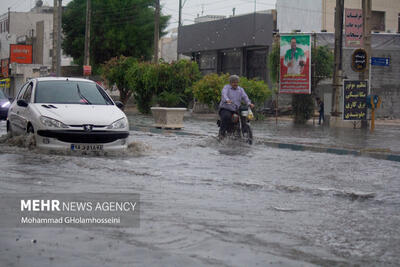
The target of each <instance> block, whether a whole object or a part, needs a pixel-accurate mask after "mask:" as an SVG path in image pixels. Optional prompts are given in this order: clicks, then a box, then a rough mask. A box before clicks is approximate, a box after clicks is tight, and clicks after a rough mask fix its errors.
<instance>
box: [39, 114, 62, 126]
mask: <svg viewBox="0 0 400 267" xmlns="http://www.w3.org/2000/svg"><path fill="white" fill-rule="evenodd" d="M40 122H41V123H42V124H43V125H45V126H47V127H53V128H68V125H65V124H64V123H62V122H61V121H58V120H55V119H52V118H49V117H45V116H41V117H40Z"/></svg>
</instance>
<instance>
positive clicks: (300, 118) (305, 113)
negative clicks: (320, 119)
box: [292, 95, 314, 124]
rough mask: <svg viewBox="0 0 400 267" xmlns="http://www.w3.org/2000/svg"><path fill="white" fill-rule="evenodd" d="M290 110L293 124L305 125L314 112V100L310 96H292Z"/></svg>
mask: <svg viewBox="0 0 400 267" xmlns="http://www.w3.org/2000/svg"><path fill="white" fill-rule="evenodd" d="M292 108H293V114H294V123H297V124H304V123H306V122H307V121H308V120H309V119H310V118H311V117H312V115H313V112H314V100H313V98H312V95H293V96H292Z"/></svg>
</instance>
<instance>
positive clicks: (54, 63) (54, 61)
mask: <svg viewBox="0 0 400 267" xmlns="http://www.w3.org/2000/svg"><path fill="white" fill-rule="evenodd" d="M57 6H58V3H57V0H54V2H53V51H52V55H51V72H53V73H56V71H57V29H58V26H57V25H58V18H57V14H58V9H57Z"/></svg>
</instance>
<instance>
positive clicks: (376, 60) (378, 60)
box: [371, 57, 390, 67]
mask: <svg viewBox="0 0 400 267" xmlns="http://www.w3.org/2000/svg"><path fill="white" fill-rule="evenodd" d="M389 64H390V58H388V57H372V58H371V65H373V66H384V67H388V66H389Z"/></svg>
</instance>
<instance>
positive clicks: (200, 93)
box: [192, 74, 271, 107]
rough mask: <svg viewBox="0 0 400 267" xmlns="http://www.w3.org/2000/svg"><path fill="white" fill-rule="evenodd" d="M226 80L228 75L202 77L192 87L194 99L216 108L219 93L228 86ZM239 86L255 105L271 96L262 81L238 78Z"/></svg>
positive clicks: (219, 99)
mask: <svg viewBox="0 0 400 267" xmlns="http://www.w3.org/2000/svg"><path fill="white" fill-rule="evenodd" d="M228 78H229V74H222V75H217V74H209V75H206V76H204V77H203V78H202V79H201V80H199V81H198V82H196V83H195V84H194V85H193V87H192V91H193V94H194V97H195V98H196V99H197V100H198V101H199V102H200V103H203V104H207V105H208V106H209V107H216V106H217V105H218V104H219V102H220V101H221V91H222V88H223V87H224V86H225V85H226V84H228ZM239 86H240V87H243V88H244V89H245V91H246V93H247V95H248V97H249V98H250V100H251V101H252V103H254V104H255V105H261V104H262V103H263V102H264V101H265V100H267V99H268V98H269V97H270V96H271V90H269V88H268V85H267V84H266V83H264V81H257V80H254V79H251V80H249V79H247V78H245V77H240V82H239Z"/></svg>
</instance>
